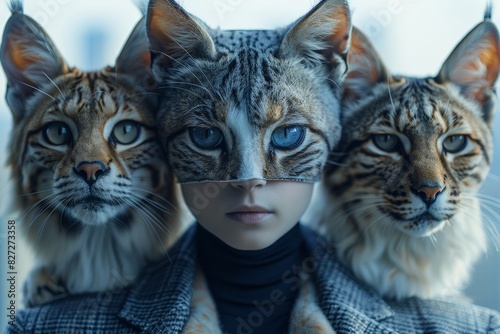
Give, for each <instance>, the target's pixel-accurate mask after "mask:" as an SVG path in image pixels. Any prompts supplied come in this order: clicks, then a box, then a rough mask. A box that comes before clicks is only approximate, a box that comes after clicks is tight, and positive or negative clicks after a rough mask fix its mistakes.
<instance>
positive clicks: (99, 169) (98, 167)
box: [74, 161, 109, 186]
mask: <svg viewBox="0 0 500 334" xmlns="http://www.w3.org/2000/svg"><path fill="white" fill-rule="evenodd" d="M108 170H109V169H106V166H104V164H103V163H102V162H100V161H82V162H80V163H79V164H78V166H76V167H75V168H74V171H75V173H76V174H77V175H78V176H80V177H81V178H82V179H84V180H85V182H87V183H88V184H89V185H90V186H91V185H92V184H94V183H95V182H96V181H97V179H98V178H99V177H100V176H102V175H103V174H104V173H105V172H107V171H108Z"/></svg>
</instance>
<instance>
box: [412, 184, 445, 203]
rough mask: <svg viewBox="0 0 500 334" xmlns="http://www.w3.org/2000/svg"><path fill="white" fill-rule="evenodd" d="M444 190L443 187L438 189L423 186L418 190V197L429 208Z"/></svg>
mask: <svg viewBox="0 0 500 334" xmlns="http://www.w3.org/2000/svg"><path fill="white" fill-rule="evenodd" d="M443 190H444V188H442V187H436V186H422V187H420V188H418V191H417V192H418V195H419V196H420V198H421V199H422V201H424V203H425V204H427V206H429V205H432V204H433V203H434V202H435V201H436V199H437V197H438V196H439V194H440V193H441V192H442V191H443Z"/></svg>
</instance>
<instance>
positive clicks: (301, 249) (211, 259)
mask: <svg viewBox="0 0 500 334" xmlns="http://www.w3.org/2000/svg"><path fill="white" fill-rule="evenodd" d="M197 230H198V232H197V244H198V261H199V263H200V265H201V268H202V270H203V272H204V274H205V277H206V279H207V283H208V287H209V289H210V292H211V293H212V296H213V297H214V299H215V304H216V306H217V311H218V314H219V320H220V322H221V326H222V330H223V333H231V334H233V333H272V334H280V333H287V332H288V325H289V322H290V314H291V312H292V308H293V305H294V303H295V299H296V298H297V294H298V286H299V285H298V284H297V282H298V277H299V276H298V270H297V268H298V267H299V266H300V264H301V261H302V259H303V258H304V257H305V252H306V251H305V243H304V240H303V235H302V231H301V227H300V225H299V224H296V225H295V226H294V227H293V228H292V229H291V230H290V231H288V232H287V233H286V234H285V235H283V236H282V237H281V238H280V239H278V240H277V241H276V242H275V243H273V244H272V245H271V246H269V247H267V248H264V249H261V250H254V251H247V250H239V249H235V248H232V247H231V246H229V245H227V244H226V243H224V242H223V241H222V240H220V239H219V238H217V237H216V236H214V235H213V234H212V233H210V232H209V231H207V230H206V229H205V228H203V227H202V226H201V225H200V224H198V229H197Z"/></svg>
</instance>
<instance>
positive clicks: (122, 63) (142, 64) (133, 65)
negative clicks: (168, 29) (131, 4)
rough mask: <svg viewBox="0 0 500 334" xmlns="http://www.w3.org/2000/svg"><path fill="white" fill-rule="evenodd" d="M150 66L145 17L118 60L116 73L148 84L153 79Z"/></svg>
mask: <svg viewBox="0 0 500 334" xmlns="http://www.w3.org/2000/svg"><path fill="white" fill-rule="evenodd" d="M150 65H151V54H150V52H149V45H148V38H147V34H146V18H145V17H143V18H142V19H141V20H140V21H139V23H137V25H136V26H135V28H134V30H133V31H132V33H131V34H130V36H129V38H128V40H127V42H126V43H125V45H124V46H123V48H122V51H121V52H120V55H119V56H118V58H117V60H116V72H117V73H119V74H127V75H131V76H133V77H135V78H136V79H137V80H138V82H143V81H144V83H146V81H147V80H148V78H151V74H150V73H151V71H150ZM145 80H146V81H145Z"/></svg>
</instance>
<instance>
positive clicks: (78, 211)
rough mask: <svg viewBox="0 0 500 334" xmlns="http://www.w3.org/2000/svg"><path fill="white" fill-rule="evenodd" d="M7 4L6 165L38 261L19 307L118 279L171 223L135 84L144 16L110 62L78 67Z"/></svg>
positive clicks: (157, 244) (146, 96)
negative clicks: (10, 124)
mask: <svg viewBox="0 0 500 334" xmlns="http://www.w3.org/2000/svg"><path fill="white" fill-rule="evenodd" d="M11 7H12V11H13V13H12V16H11V18H10V19H9V21H8V22H7V25H6V27H5V32H4V36H3V41H2V49H1V60H2V65H3V67H4V70H5V72H6V74H7V77H8V88H7V101H8V103H9V106H10V108H11V111H12V113H13V116H14V128H13V132H12V135H11V145H10V148H11V151H10V158H9V165H10V167H11V169H12V179H13V180H14V182H15V188H16V196H15V202H16V203H15V204H16V208H17V209H19V210H20V212H21V219H20V221H21V224H22V227H23V230H25V232H26V236H27V239H28V242H29V244H31V246H32V247H33V249H34V251H35V256H36V265H37V267H38V269H36V270H34V271H33V273H32V275H31V277H30V279H28V281H27V283H26V285H25V286H26V289H27V290H26V291H25V293H26V294H27V295H26V296H25V299H26V300H27V305H34V304H39V303H43V302H45V301H47V299H50V298H52V297H53V296H52V295H53V294H57V293H62V292H64V293H72V294H73V293H83V292H92V291H98V290H105V289H111V288H115V287H123V286H124V285H126V284H128V283H130V282H131V281H132V279H133V278H134V277H135V276H136V275H137V274H138V272H139V270H141V268H142V267H143V266H144V265H145V263H146V261H148V260H154V259H155V258H157V257H159V256H160V255H162V254H164V251H165V248H166V247H167V246H168V245H169V244H170V242H171V241H172V240H173V237H174V236H175V234H176V231H177V228H178V227H179V212H178V209H177V207H178V205H177V203H178V202H177V186H176V185H175V183H174V180H173V175H172V174H171V173H170V172H169V169H168V167H167V165H166V162H165V158H164V156H163V154H162V149H161V147H160V145H159V143H158V142H157V140H156V134H155V125H156V123H155V116H156V115H155V114H156V108H157V105H158V101H157V100H158V98H157V96H156V94H151V93H148V92H147V91H146V89H145V87H146V86H147V85H145V84H146V83H147V82H149V81H148V80H151V79H152V78H151V75H150V74H149V63H150V57H149V49H148V46H147V39H146V33H145V24H144V22H145V20H142V21H141V22H140V23H139V24H138V25H137V27H136V29H135V30H134V32H133V33H132V35H131V36H130V39H129V40H128V42H127V44H126V45H125V47H124V48H123V50H122V53H121V54H120V56H119V57H118V60H117V63H116V67H115V68H111V67H108V68H105V69H104V70H101V71H98V72H82V71H80V70H78V69H76V68H69V67H68V66H67V65H66V63H65V62H64V60H63V59H62V57H61V56H60V54H59V52H58V51H57V49H56V47H55V46H54V44H53V43H52V41H51V40H50V38H49V37H48V36H47V34H46V33H45V32H44V31H43V29H42V28H41V27H40V26H39V25H38V24H37V23H36V22H35V21H33V20H32V19H31V18H29V17H28V16H25V15H23V13H22V6H21V4H20V3H19V2H14V3H13V5H12V6H11ZM123 121H126V123H123ZM120 122H122V123H120ZM134 133H136V135H134ZM61 285H62V286H63V287H64V289H63V288H62V286H61Z"/></svg>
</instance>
